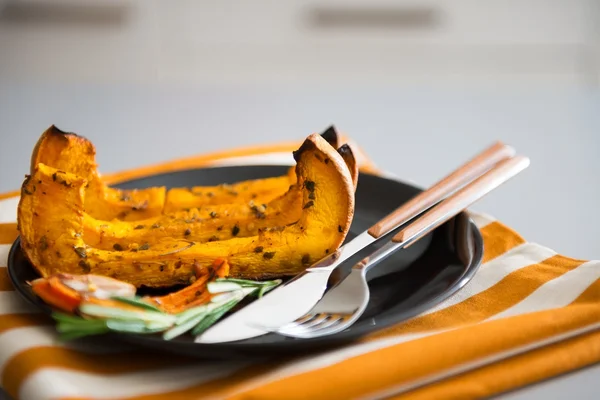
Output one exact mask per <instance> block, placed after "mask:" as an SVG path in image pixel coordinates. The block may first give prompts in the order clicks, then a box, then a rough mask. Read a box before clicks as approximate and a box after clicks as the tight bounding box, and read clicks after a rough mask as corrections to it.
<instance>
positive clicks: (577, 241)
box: [0, 82, 600, 400]
mask: <svg viewBox="0 0 600 400" xmlns="http://www.w3.org/2000/svg"><path fill="white" fill-rule="evenodd" d="M599 111H600V93H598V92H596V91H593V90H587V89H585V90H584V89H581V90H576V89H565V90H558V89H554V90H552V91H550V90H546V91H543V90H539V91H522V92H519V91H518V90H511V91H508V90H506V91H502V88H498V89H497V90H494V91H491V90H490V91H484V90H482V91H479V92H475V91H470V92H469V91H459V90H456V89H455V90H450V89H447V90H442V89H438V90H430V89H420V90H417V89H411V88H404V89H402V90H400V89H398V88H396V89H393V90H392V89H386V88H384V87H380V88H373V87H369V88H362V89H361V88H359V87H357V88H354V89H352V90H351V89H344V88H341V87H333V86H332V87H330V88H324V87H321V89H318V90H315V88H313V87H307V88H298V87H285V86H280V87H277V88H272V87H249V86H248V87H237V88H234V87H229V88H227V87H221V88H215V87H207V86H196V87H194V88H189V87H188V88H186V87H179V88H176V87H173V86H171V87H168V88H164V87H162V88H161V87H154V88H152V87H149V86H143V87H142V86H140V87H135V86H124V85H119V86H109V85H108V86H107V85H105V86H92V85H47V84H33V83H32V84H10V83H7V82H1V83H0V139H1V142H0V143H1V144H0V192H2V191H7V190H12V189H16V188H18V187H19V185H20V183H21V182H22V178H23V175H24V174H25V173H26V172H27V170H28V166H29V155H30V153H31V149H32V147H33V145H34V143H35V140H36V139H37V138H38V137H39V135H40V134H41V133H42V131H43V130H44V129H46V128H47V127H48V126H49V125H51V124H56V125H57V126H58V127H59V128H61V129H63V130H68V131H75V132H77V133H79V134H82V135H84V136H86V137H88V138H89V139H91V140H92V141H93V142H94V143H95V144H96V146H97V151H98V162H99V164H100V170H101V171H102V172H112V171H117V170H121V169H124V168H133V167H137V166H141V165H146V164H152V163H155V162H160V161H166V160H170V159H173V158H175V157H182V156H190V155H194V154H198V153H206V152H210V151H215V150H221V149H226V148H228V147H231V146H244V145H255V144H260V143H269V142H273V141H277V140H300V139H302V138H303V137H304V136H306V135H307V134H309V133H312V132H316V131H320V130H322V129H323V128H325V127H327V126H328V125H329V124H332V123H334V124H336V126H337V127H338V128H339V129H340V130H343V131H345V132H346V133H348V134H349V135H351V136H352V137H353V138H354V139H355V140H357V141H358V143H359V144H360V145H361V146H362V147H363V149H364V150H365V151H366V152H367V153H368V154H370V155H371V157H372V158H373V159H374V160H375V161H376V163H377V164H378V165H379V166H380V167H382V168H384V169H386V170H389V171H391V172H393V173H395V174H396V175H397V176H399V177H400V178H401V179H404V180H407V181H411V182H414V183H416V184H418V185H420V186H427V185H429V184H431V183H433V182H434V181H435V180H436V179H437V178H439V177H441V176H442V175H443V174H445V173H446V172H447V171H449V170H450V169H452V168H454V167H455V166H457V165H458V164H459V163H461V162H462V161H463V160H465V159H466V158H468V157H470V156H471V155H473V154H474V153H476V152H477V151H479V150H480V149H482V148H483V147H485V146H486V145H488V144H489V143H491V142H492V141H494V140H503V141H505V142H507V143H509V144H511V145H513V146H514V147H516V149H517V150H518V151H519V152H521V153H523V154H526V155H528V156H529V157H530V158H531V161H532V164H531V167H530V168H529V169H528V170H527V171H526V172H524V173H523V174H522V175H520V176H518V177H517V178H515V179H514V180H513V181H511V182H509V183H507V184H505V185H504V186H503V187H501V188H500V189H498V190H497V191H495V192H494V193H492V194H490V195H489V196H488V197H486V198H484V199H483V200H481V201H480V202H479V203H478V204H477V205H476V206H475V207H474V209H477V210H479V211H483V212H486V213H489V214H492V215H494V216H496V217H497V218H498V219H500V220H501V221H503V222H505V223H507V224H508V225H510V226H512V227H514V228H515V229H516V230H518V231H519V232H520V233H521V234H522V235H523V236H524V237H525V238H526V239H528V240H530V241H534V242H537V243H540V244H543V245H545V246H548V247H550V248H552V249H554V250H556V251H558V252H559V253H562V254H565V255H567V256H572V257H576V258H584V259H596V258H598V257H600V249H599V248H598V238H599V237H600V213H599V212H598V204H599V202H598V198H600V185H599V184H598V183H599V182H600V157H599V154H598V153H599V150H600V112H599ZM599 378H600V366H595V367H592V368H588V369H585V370H582V371H579V372H575V373H572V374H569V375H565V376H563V377H559V378H556V379H552V380H549V381H547V382H543V383H540V384H537V385H533V386H530V387H528V388H525V389H522V390H518V391H514V392H511V393H508V394H505V395H502V396H500V397H501V398H505V399H511V400H512V399H538V398H539V399H560V398H567V397H568V398H574V399H592V398H598V393H600V391H599V389H600V383H599V382H600V379H599Z"/></svg>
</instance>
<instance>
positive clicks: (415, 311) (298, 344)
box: [7, 164, 483, 357]
mask: <svg viewBox="0 0 600 400" xmlns="http://www.w3.org/2000/svg"><path fill="white" fill-rule="evenodd" d="M240 167H242V168H244V167H257V168H282V167H289V165H287V164H248V165H245V164H240V165H217V166H206V167H198V168H185V169H181V170H176V171H167V172H160V173H155V174H150V175H147V176H143V177H135V178H133V179H128V180H125V181H122V182H118V183H114V184H111V185H109V186H111V187H118V186H119V185H122V184H128V183H131V182H135V181H140V180H142V179H151V178H154V177H157V176H161V175H170V174H178V173H185V172H187V171H189V172H191V171H201V170H206V169H229V168H240ZM360 174H361V175H369V176H371V177H374V178H376V179H381V180H384V181H388V182H394V183H398V184H401V185H405V186H407V187H410V188H413V189H416V190H418V191H422V190H423V188H421V187H419V186H417V185H415V184H414V183H412V182H407V181H403V180H401V179H400V178H397V177H395V176H388V175H387V174H386V175H381V174H377V173H371V172H366V171H364V172H363V171H360ZM359 179H360V176H359ZM461 214H466V217H467V223H468V224H469V225H470V229H469V232H470V233H471V235H472V239H473V244H474V250H473V254H474V255H473V259H472V261H471V263H470V265H468V266H466V268H465V270H464V271H463V273H462V274H461V275H460V277H457V279H456V280H455V281H454V282H453V284H452V285H450V286H449V287H448V288H447V289H445V290H444V291H442V292H441V293H439V294H438V295H436V296H434V297H432V298H431V299H429V300H428V301H426V302H422V303H419V304H418V305H415V306H413V307H411V308H410V309H409V310H407V311H405V312H402V313H399V314H398V315H400V317H398V318H392V317H388V318H385V319H384V320H383V321H381V322H378V323H377V327H376V328H375V329H373V328H371V329H369V328H368V327H367V326H365V327H362V328H359V329H354V330H350V331H342V332H339V333H337V334H335V335H330V336H323V337H316V338H308V339H296V340H293V341H273V342H261V343H255V342H248V341H247V340H239V341H233V342H219V343H195V342H193V341H190V342H188V341H186V342H183V341H165V340H163V339H162V338H158V337H152V336H151V335H136V334H121V333H118V332H108V333H106V334H102V335H99V336H96V337H94V338H105V339H106V338H109V337H114V338H116V339H118V340H119V341H122V342H125V343H130V344H134V345H136V346H139V347H144V348H151V349H154V350H159V351H161V352H165V351H166V352H175V353H180V352H182V351H185V350H186V349H189V347H190V346H194V348H195V349H199V350H200V349H208V348H210V349H211V354H213V352H214V351H216V352H218V351H225V352H234V353H237V352H245V351H249V352H251V353H254V352H260V351H261V350H269V351H270V350H276V349H283V348H286V350H289V347H294V348H295V349H297V350H299V351H302V350H303V349H305V348H311V347H315V345H318V346H322V345H323V346H331V345H333V346H336V345H340V344H344V343H348V342H352V341H355V340H357V339H359V338H361V337H363V336H366V335H369V334H372V333H376V332H378V331H381V330H383V329H385V328H388V327H390V326H392V325H395V324H398V323H402V322H403V321H407V320H409V319H411V318H414V317H415V316H417V315H419V314H420V313H422V312H424V311H426V310H429V309H432V308H433V307H435V306H436V305H438V304H440V303H441V302H443V301H444V300H446V299H448V298H450V297H451V296H453V295H454V294H456V293H457V292H459V291H461V290H462V289H464V287H465V286H466V285H467V284H468V283H469V282H470V281H471V280H472V279H473V277H474V276H475V275H476V273H477V271H478V270H479V268H480V267H481V265H482V264H483V235H482V233H481V230H480V229H479V227H478V226H477V224H475V221H474V220H473V218H472V217H471V215H470V214H469V213H468V211H467V210H465V211H463V212H462V213H461ZM20 240H21V237H20V235H19V236H17V238H16V239H15V240H14V241H13V243H12V245H11V247H10V250H9V253H8V258H7V272H8V275H9V279H10V280H11V283H12V285H13V286H14V288H15V291H16V292H18V293H19V295H20V297H21V298H23V299H24V300H26V301H27V302H28V303H30V304H32V305H33V306H35V307H36V308H37V309H38V310H40V311H41V312H43V313H45V314H48V315H49V312H50V311H51V310H52V308H51V307H50V306H48V305H47V304H45V303H44V302H43V301H41V300H37V299H34V298H33V297H34V296H33V295H32V294H31V293H27V292H26V288H24V287H23V284H22V282H21V281H20V280H19V279H17V276H16V271H15V268H16V266H15V262H14V261H13V260H14V259H15V256H16V253H17V252H22V250H21V246H20ZM140 337H142V338H143V340H142V341H141V342H140V341H136V338H140ZM167 343H168V345H166V344H167ZM186 354H189V353H188V352H186ZM248 354H250V353H244V355H245V356H246V355H248ZM190 355H191V356H194V357H197V356H195V355H193V354H190ZM227 355H231V353H227Z"/></svg>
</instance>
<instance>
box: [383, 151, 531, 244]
mask: <svg viewBox="0 0 600 400" xmlns="http://www.w3.org/2000/svg"><path fill="white" fill-rule="evenodd" d="M528 166H529V159H528V158H527V157H523V156H517V157H514V158H511V159H508V160H504V161H502V162H500V163H499V164H498V165H497V166H495V167H494V168H492V169H491V170H490V171H488V172H487V173H486V174H484V175H482V176H480V177H479V178H477V179H476V180H474V181H473V182H472V183H470V184H469V185H467V186H465V187H464V188H462V189H461V190H459V191H458V192H456V193H455V194H454V195H453V196H451V197H449V198H447V199H446V200H444V201H442V202H441V203H439V204H438V205H437V206H435V207H433V208H432V209H431V210H429V211H428V212H427V213H425V214H424V215H423V216H421V217H420V218H419V219H417V220H416V221H414V222H413V223H411V224H410V225H408V226H407V227H406V228H404V229H402V230H401V231H400V232H398V233H397V234H396V235H395V236H394V237H393V238H392V241H393V242H396V243H404V242H407V241H410V242H411V243H408V244H407V246H406V247H409V246H410V244H412V243H414V242H416V241H417V240H419V239H420V238H421V237H423V236H425V235H426V234H427V233H429V232H431V231H432V230H433V229H435V228H437V227H438V226H440V225H441V224H443V223H444V222H446V221H448V220H449V219H451V218H453V217H455V216H456V215H457V214H458V213H460V212H462V211H463V210H465V209H466V208H467V207H469V206H470V205H471V204H473V203H475V202H476V201H477V200H479V199H480V198H482V197H483V196H485V195H486V194H488V193H489V192H491V191H492V190H494V189H495V188H497V187H498V186H500V185H501V184H503V183H504V182H506V181H507V180H509V179H510V178H512V177H514V176H515V175H517V174H518V173H519V172H521V171H523V170H524V169H525V168H527V167H528Z"/></svg>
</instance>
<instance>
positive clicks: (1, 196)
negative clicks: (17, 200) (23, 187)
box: [0, 190, 21, 200]
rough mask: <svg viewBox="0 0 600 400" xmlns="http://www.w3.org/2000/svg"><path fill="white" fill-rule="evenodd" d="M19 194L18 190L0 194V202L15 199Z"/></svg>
mask: <svg viewBox="0 0 600 400" xmlns="http://www.w3.org/2000/svg"><path fill="white" fill-rule="evenodd" d="M20 194H21V191H20V190H13V191H12V192H7V193H2V194H0V200H6V199H10V198H13V197H17V196H19V195H20Z"/></svg>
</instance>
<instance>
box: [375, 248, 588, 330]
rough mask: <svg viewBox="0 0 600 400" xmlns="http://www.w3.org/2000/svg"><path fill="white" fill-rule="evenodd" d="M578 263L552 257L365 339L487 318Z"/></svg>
mask: <svg viewBox="0 0 600 400" xmlns="http://www.w3.org/2000/svg"><path fill="white" fill-rule="evenodd" d="M583 263H584V261H582V260H574V259H571V258H567V257H563V256H560V255H556V256H553V257H550V258H548V259H546V260H544V261H542V262H541V263H538V264H532V265H530V266H527V267H523V268H521V269H519V270H517V271H514V272H512V273H510V274H508V275H507V276H506V277H504V279H502V280H501V281H500V282H498V283H497V284H495V285H494V286H492V287H490V288H489V289H487V290H484V291H483V292H481V293H479V294H476V295H474V296H471V297H469V298H467V299H466V300H464V301H462V302H460V303H458V304H455V305H453V306H450V307H448V308H445V309H442V310H439V311H436V312H433V313H431V314H426V315H423V316H421V317H417V318H414V319H412V320H409V321H407V322H406V323H404V324H400V325H396V326H393V327H391V328H387V329H384V330H382V331H379V332H377V333H374V334H372V335H370V336H369V337H368V338H369V339H374V338H381V337H384V336H393V335H398V334H405V333H413V332H422V331H427V330H436V329H446V328H451V327H455V326H459V325H462V324H472V323H477V322H480V321H483V320H485V319H487V318H490V317H492V316H494V315H496V314H498V313H499V312H502V311H504V310H506V309H507V308H509V307H511V306H514V305H515V304H517V303H519V302H520V301H521V300H523V299H524V298H526V297H527V296H529V295H530V294H531V293H533V292H534V291H535V290H536V289H537V288H539V287H540V286H542V285H543V284H544V283H546V282H548V281H551V280H552V279H555V278H558V277H559V276H561V275H563V274H564V273H566V272H568V271H570V270H573V269H575V268H577V267H578V266H580V265H581V264H583Z"/></svg>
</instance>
